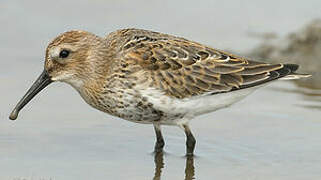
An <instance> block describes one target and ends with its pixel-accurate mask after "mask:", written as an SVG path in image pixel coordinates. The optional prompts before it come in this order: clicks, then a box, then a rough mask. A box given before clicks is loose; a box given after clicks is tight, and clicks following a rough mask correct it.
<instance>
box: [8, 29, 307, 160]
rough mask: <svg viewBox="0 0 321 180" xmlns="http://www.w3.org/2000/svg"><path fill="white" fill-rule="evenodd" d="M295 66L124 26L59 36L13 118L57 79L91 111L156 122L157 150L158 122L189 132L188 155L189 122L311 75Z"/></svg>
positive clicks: (189, 149)
mask: <svg viewBox="0 0 321 180" xmlns="http://www.w3.org/2000/svg"><path fill="white" fill-rule="evenodd" d="M297 69H298V65H295V64H267V63H262V62H257V61H252V60H249V59H246V58H243V57H238V56H235V55H233V54H230V53H227V52H223V51H220V50H217V49H213V48H211V47H208V46H205V45H202V44H199V43H197V42H193V41H189V40H187V39H184V38H180V37H175V36H172V35H168V34H163V33H158V32H152V31H147V30H140V29H122V30H118V31H115V32H112V33H110V34H109V35H107V36H106V37H104V38H101V37H98V36H96V35H94V34H92V33H89V32H85V31H69V32H65V33H63V34H61V35H59V36H58V37H57V38H55V39H54V40H53V41H52V42H51V43H50V44H49V45H48V47H47V50H46V57H45V66H44V71H43V72H42V74H41V75H40V76H39V78H38V79H37V80H36V82H35V83H34V84H33V85H32V86H31V88H30V89H29V90H28V92H27V93H26V94H25V95H24V96H23V98H22V99H21V100H20V101H19V103H18V104H17V106H16V107H15V108H14V110H13V112H12V113H11V115H10V119H12V120H15V119H16V118H17V116H18V113H19V111H20V110H21V109H22V108H23V107H24V106H25V105H26V104H27V103H28V102H29V101H30V100H31V99H32V98H33V97H34V96H35V95H36V94H37V93H38V92H40V91H41V90H42V89H43V88H45V87H46V86H47V85H49V84H50V83H52V82H54V81H61V82H66V83H68V84H70V85H71V86H72V87H74V88H75V89H76V90H77V91H78V92H79V94H80V95H81V97H82V98H83V99H84V100H85V101H86V102H87V103H88V104H89V105H91V106H92V107H94V108H96V109H98V110H100V111H103V112H106V113H108V114H110V115H113V116H117V117H120V118H122V119H126V120H129V121H132V122H136V123H148V124H153V125H154V129H155V133H156V144H155V151H157V152H159V151H162V149H163V147H164V144H165V143H164V140H163V136H162V133H161V127H160V126H161V125H176V126H179V127H181V128H182V129H183V130H184V131H185V134H186V138H187V140H186V153H187V155H192V154H193V152H194V147H195V143H196V140H195V138H194V136H193V134H192V132H191V130H190V128H189V125H188V122H189V121H190V120H191V119H193V118H194V117H195V116H198V115H201V114H205V113H209V112H212V111H216V110H218V109H221V108H225V107H228V106H229V105H231V104H233V103H235V102H237V101H239V100H241V99H242V98H244V97H245V96H247V95H248V94H250V93H251V92H253V91H254V90H255V89H257V88H258V87H262V85H263V84H266V83H268V82H270V81H274V80H277V79H297V78H300V77H307V76H308V75H306V74H297V73H295V71H296V70H297Z"/></svg>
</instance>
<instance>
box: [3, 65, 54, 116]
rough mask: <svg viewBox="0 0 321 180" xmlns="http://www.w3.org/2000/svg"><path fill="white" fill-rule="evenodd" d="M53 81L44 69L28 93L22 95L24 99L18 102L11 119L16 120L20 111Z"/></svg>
mask: <svg viewBox="0 0 321 180" xmlns="http://www.w3.org/2000/svg"><path fill="white" fill-rule="evenodd" d="M51 82H52V80H51V78H50V77H49V75H48V73H47V71H46V70H44V71H43V72H42V73H41V75H40V76H39V77H38V79H37V80H36V81H35V82H34V83H33V85H32V86H31V88H30V89H29V90H28V91H27V93H26V94H25V95H24V96H23V97H22V99H21V100H20V101H19V102H18V104H17V105H16V107H15V108H14V109H13V111H12V112H11V114H10V116H9V118H10V119H11V120H16V119H17V117H18V114H19V111H20V110H21V109H22V108H23V107H24V106H25V105H26V104H27V103H28V102H29V101H30V100H31V99H32V98H33V97H34V96H35V95H37V94H38V93H39V92H40V91H41V90H42V89H44V88H45V87H46V86H48V85H49V84H50V83H51Z"/></svg>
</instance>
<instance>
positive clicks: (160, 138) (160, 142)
mask: <svg viewBox="0 0 321 180" xmlns="http://www.w3.org/2000/svg"><path fill="white" fill-rule="evenodd" d="M154 129H155V134H156V143H155V149H154V152H155V153H158V152H162V151H163V147H164V145H165V141H164V139H163V135H162V131H161V128H160V125H159V124H154Z"/></svg>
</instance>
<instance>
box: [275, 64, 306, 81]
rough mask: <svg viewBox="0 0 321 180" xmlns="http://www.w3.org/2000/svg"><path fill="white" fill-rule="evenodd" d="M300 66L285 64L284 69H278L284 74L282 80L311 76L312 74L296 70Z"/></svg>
mask: <svg viewBox="0 0 321 180" xmlns="http://www.w3.org/2000/svg"><path fill="white" fill-rule="evenodd" d="M298 68H299V65H297V64H284V66H283V68H282V69H279V70H278V73H280V74H281V76H282V74H283V77H281V78H280V80H290V79H300V78H307V77H310V76H311V75H310V74H299V73H296V72H295V71H296V70H297V69H298Z"/></svg>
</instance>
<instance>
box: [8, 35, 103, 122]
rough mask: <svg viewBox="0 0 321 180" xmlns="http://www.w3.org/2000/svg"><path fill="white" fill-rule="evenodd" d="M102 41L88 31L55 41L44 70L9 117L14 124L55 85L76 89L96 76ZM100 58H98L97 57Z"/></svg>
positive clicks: (60, 36)
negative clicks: (22, 112)
mask: <svg viewBox="0 0 321 180" xmlns="http://www.w3.org/2000/svg"><path fill="white" fill-rule="evenodd" d="M102 46H104V43H103V39H102V38H100V37H98V36H96V35H94V34H92V33H89V32H85V31H69V32H65V33H63V34H61V35H59V36H58V37H56V38H55V39H54V40H53V41H52V42H51V43H50V44H49V45H48V47H47V49H46V57H45V65H44V70H43V72H42V73H41V75H40V76H39V77H38V79H37V80H36V81H35V82H34V84H33V85H32V86H31V88H30V89H29V90H28V91H27V93H26V94H25V95H24V96H23V98H22V99H21V100H20V101H19V102H18V104H17V105H16V107H15V109H14V110H13V111H12V113H11V115H10V117H9V118H10V119H11V120H15V119H16V118H17V116H18V113H19V111H20V110H21V109H22V108H23V107H24V106H25V105H26V104H27V103H28V102H29V101H30V100H31V99H32V98H33V97H34V96H35V95H36V94H37V93H39V92H40V91H41V90H42V89H44V88H45V87H46V86H48V85H49V84H50V83H52V82H54V81H62V82H66V83H68V84H70V85H72V86H73V87H75V88H81V86H82V85H83V84H84V83H85V82H86V81H88V80H89V79H90V78H93V77H92V76H93V75H94V74H95V71H97V69H96V68H95V67H97V66H98V64H99V62H100V61H99V53H102V51H103V50H102V49H104V48H103V47H102ZM97 55H98V56H97Z"/></svg>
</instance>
